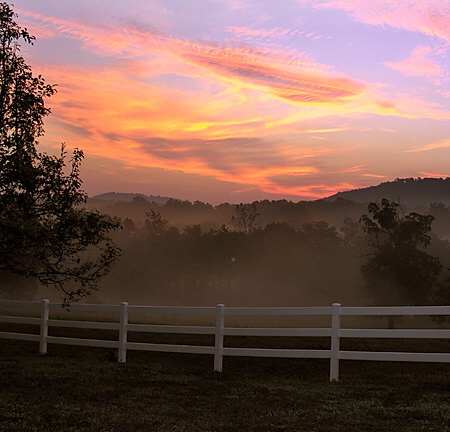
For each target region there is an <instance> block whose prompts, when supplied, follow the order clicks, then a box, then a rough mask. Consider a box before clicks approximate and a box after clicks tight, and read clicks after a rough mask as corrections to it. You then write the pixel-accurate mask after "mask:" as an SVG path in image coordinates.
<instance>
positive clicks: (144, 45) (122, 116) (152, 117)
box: [19, 0, 448, 198]
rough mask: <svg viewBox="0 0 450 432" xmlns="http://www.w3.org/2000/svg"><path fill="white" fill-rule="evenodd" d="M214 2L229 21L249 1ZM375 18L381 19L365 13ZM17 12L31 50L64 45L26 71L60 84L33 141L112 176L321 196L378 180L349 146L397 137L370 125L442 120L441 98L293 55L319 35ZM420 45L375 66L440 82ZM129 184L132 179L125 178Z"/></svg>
mask: <svg viewBox="0 0 450 432" xmlns="http://www.w3.org/2000/svg"><path fill="white" fill-rule="evenodd" d="M299 1H300V0H299ZM305 1H306V0H305ZM308 2H309V3H310V4H313V5H314V6H315V7H317V8H325V7H329V8H341V9H344V10H347V11H348V12H349V13H351V14H353V15H354V16H355V17H357V18H358V19H359V20H360V21H363V22H366V21H367V22H370V24H376V25H379V24H380V25H381V24H388V25H390V26H394V27H397V28H403V29H405V28H406V27H408V30H411V31H412V30H413V29H416V30H414V31H421V32H422V33H425V34H428V33H427V32H429V31H431V30H429V28H431V27H430V26H431V24H429V27H426V28H427V29H428V30H426V29H425V30H423V29H422V30H420V28H421V27H420V26H419V24H420V23H422V24H423V22H425V21H424V20H423V19H422V18H420V19H419V18H417V17H416V18H417V19H416V21H415V24H414V22H413V23H412V24H411V23H406V24H405V23H403V24H402V22H401V21H400V20H397V15H398V14H400V13H401V11H402V8H401V7H400V6H401V5H402V4H403V2H399V1H397V2H394V3H395V4H396V5H397V9H396V12H395V13H394V11H393V10H391V9H389V7H388V3H387V1H384V0H382V1H380V2H356V1H352V0H349V1H338V0H329V1H325V0H323V1H321V0H316V1H314V0H308ZM87 3H88V2H86V4H87ZM226 3H227V5H226V8H225V7H224V8H225V9H226V10H227V11H233V12H236V11H238V10H240V11H243V10H247V8H249V4H250V3H249V2H240V1H238V0H236V1H234V2H233V4H232V5H231V3H229V2H226ZM430 3H431V4H433V5H435V4H436V1H435V0H430ZM221 4H222V3H221ZM223 4H225V2H224V3H223ZM269 4H270V7H273V3H269ZM229 6H233V7H229ZM167 7H169V6H167ZM224 8H222V9H221V10H224ZM380 8H381V9H380ZM413 9H414V8H413ZM381 10H383V11H384V12H383V13H382V14H381V16H378V15H377V16H376V17H372V16H371V13H373V14H375V15H376V14H377V13H378V12H380V11H381ZM314 12H316V11H314ZM369 12H370V13H369ZM422 12H423V11H422ZM19 13H20V15H21V17H22V18H24V20H25V22H24V25H25V26H26V27H28V28H29V29H30V31H31V32H32V33H34V34H36V35H37V36H38V38H42V40H43V43H45V41H50V42H49V43H51V45H52V46H57V45H58V46H59V44H61V45H60V46H64V43H66V42H69V46H70V47H71V50H72V51H71V55H65V56H64V57H62V58H61V60H60V61H59V63H58V62H57V61H56V60H55V62H54V63H52V61H53V59H54V57H51V56H49V58H50V59H51V61H50V62H49V63H48V64H44V63H42V62H41V59H40V58H39V56H36V57H34V58H33V61H34V64H33V70H35V67H34V66H35V65H36V66H37V68H36V69H37V70H39V73H42V75H43V76H45V77H46V79H47V81H48V82H55V83H58V85H59V87H58V89H59V91H58V94H57V95H55V96H54V97H53V98H52V99H51V100H50V104H51V107H52V109H53V115H52V116H51V117H50V118H49V119H48V121H47V123H46V127H47V131H48V134H47V135H46V139H48V140H50V142H51V143H53V144H54V145H55V146H56V145H57V143H58V141H59V139H58V135H59V136H61V137H62V140H65V141H67V142H69V143H70V142H71V143H73V144H74V145H77V146H79V147H81V148H83V149H84V150H85V152H86V154H89V155H90V156H93V157H97V158H99V159H101V158H107V159H109V160H110V161H114V163H116V164H117V163H119V162H120V164H121V170H122V172H123V171H128V172H132V171H136V172H139V173H142V172H144V170H145V169H147V168H148V167H151V168H153V169H158V170H161V171H164V172H173V173H180V172H182V173H184V174H185V175H195V176H202V177H203V178H208V179H214V181H215V182H226V183H229V184H236V185H239V189H238V190H240V191H242V193H248V191H249V190H258V191H263V192H264V193H267V194H274V195H277V196H281V195H287V196H301V197H309V198H320V197H323V196H325V195H327V194H333V193H335V192H337V191H339V190H343V189H351V188H354V187H358V186H361V182H363V183H364V181H365V178H367V182H369V180H370V179H371V178H375V179H377V178H384V177H385V176H386V172H385V171H383V169H377V167H375V166H374V165H372V164H371V163H368V162H367V157H368V156H367V155H366V152H365V149H364V147H363V144H362V143H365V142H367V141H370V142H371V143H374V142H376V141H377V137H378V138H380V139H382V140H386V137H387V134H386V133H383V130H384V131H390V132H391V131H397V129H396V125H395V124H394V122H391V121H389V123H386V124H388V125H389V126H390V127H389V128H386V127H385V128H384V129H382V127H381V126H380V123H376V119H377V118H383V119H401V120H402V121H403V120H408V119H414V120H419V119H422V118H423V119H433V120H435V121H439V122H442V121H446V120H447V119H448V112H447V110H446V109H445V107H444V106H442V105H441V100H442V99H436V100H437V101H436V100H432V99H431V100H429V99H428V100H427V97H425V96H424V97H422V95H420V94H419V95H412V94H410V93H408V92H407V91H405V90H404V89H397V88H395V87H394V86H391V85H389V84H388V83H383V82H382V80H383V79H382V78H380V82H378V83H374V82H363V81H362V80H360V79H355V78H354V77H353V76H352V74H351V71H350V70H351V68H345V70H346V72H345V73H344V72H341V71H340V70H339V68H338V67H333V66H332V65H330V64H326V60H325V59H326V58H327V55H321V56H320V55H313V54H312V53H308V52H305V49H306V48H305V46H307V45H311V46H312V45H316V43H315V42H312V40H314V39H317V38H323V39H325V37H323V36H322V32H323V28H320V29H319V28H318V29H317V30H315V29H314V28H311V29H308V30H300V29H297V28H295V26H293V25H288V26H286V27H277V26H276V25H278V24H275V25H273V26H271V25H268V26H267V28H265V27H264V22H263V21H264V20H261V21H260V22H258V23H255V24H254V27H253V26H249V25H248V22H247V23H246V25H245V24H244V23H243V24H242V25H237V22H239V21H235V22H234V23H233V24H235V25H231V24H228V22H227V25H223V27H222V28H221V29H218V31H217V33H215V32H211V34H213V35H224V34H225V35H226V37H227V38H226V39H220V38H219V37H218V38H217V39H214V38H213V36H211V35H208V37H206V36H205V37H202V36H201V35H200V36H199V35H198V34H195V35H192V34H191V35H189V33H182V31H181V30H180V31H178V28H175V27H173V28H171V27H170V25H169V24H168V23H163V24H161V23H159V22H158V21H153V20H149V21H148V22H145V23H143V22H139V18H138V17H136V19H135V20H132V19H128V18H129V17H123V19H116V20H114V21H111V22H107V21H103V20H102V19H98V21H94V20H93V18H90V20H91V21H88V20H77V19H75V18H72V19H68V18H63V17H61V16H56V15H50V14H49V15H48V16H47V15H46V14H45V13H39V14H38V13H35V12H34V13H32V12H29V11H26V10H21V11H19ZM170 13H171V14H172V15H176V13H175V11H173V10H172V11H171V12H170ZM236 13H237V12H236ZM380 13H381V12H380ZM415 13H416V15H417V16H418V13H419V12H418V11H417V10H416V11H415ZM168 15H169V13H168ZM168 15H167V16H168ZM416 15H415V16H416ZM422 15H423V13H422ZM178 19H179V18H178ZM437 21H439V19H437ZM439 22H440V21H439ZM290 24H292V23H290ZM422 24H421V25H422ZM433 25H435V24H433ZM436 25H437V24H436ZM405 26H406V27H405ZM419 27H420V28H419ZM186 28H187V26H186V27H185V28H184V30H186ZM423 28H425V27H423ZM417 29H419V30H417ZM230 35H231V37H230V38H228V37H229V36H230ZM439 37H441V36H439ZM298 40H300V41H301V44H299V45H297V48H294V45H292V44H291V43H293V42H292V41H297V42H298ZM286 41H288V44H285V42H286ZM333 41H334V39H333V40H322V41H320V42H318V43H317V45H320V44H323V43H327V44H328V43H331V42H333ZM430 50H431V48H430V49H428V48H427V47H418V48H417V49H415V50H414V51H413V52H412V53H411V55H410V57H409V58H407V59H406V60H403V61H399V62H393V61H391V62H386V63H385V64H386V65H387V66H389V67H390V68H393V69H395V70H398V71H399V72H401V73H404V74H406V75H408V74H410V75H414V74H417V75H425V76H427V77H428V78H430V79H433V80H436V79H442V77H443V76H444V75H443V71H442V66H439V64H438V63H437V62H435V61H434V60H436V56H438V55H440V54H439V52H437V51H436V48H432V51H430ZM72 54H73V55H72ZM391 58H392V57H391ZM400 58H401V57H400ZM318 59H321V60H320V61H319V60H318ZM380 64H383V61H381V62H380ZM342 69H344V67H343V68H342ZM390 75H394V74H392V73H390ZM355 76H357V75H356V74H355ZM372 121H373V123H371V122H372ZM394 128H395V129H394ZM397 134H398V135H399V134H400V132H398V131H397ZM324 135H325V136H324ZM402 139H403V138H402ZM420 142H421V141H420V140H417V141H415V143H417V145H418V147H417V148H416V149H413V150H410V151H409V152H410V153H414V152H419V151H431V150H433V149H438V148H445V147H448V140H447V141H445V140H444V141H442V142H440V141H439V142H437V143H434V144H426V145H423V146H421V147H419V145H420ZM386 148H387V146H386ZM375 153H376V152H375V151H373V152H372V153H371V155H372V154H375ZM397 153H399V152H398V151H397ZM403 157H404V155H403ZM114 163H112V162H111V163H110V164H109V165H108V163H105V166H110V165H114ZM114 166H115V165H114ZM427 169H428V168H427ZM104 172H109V173H110V174H111V175H112V174H113V172H114V171H113V170H109V169H108V170H107V169H106V167H105V168H104ZM415 172H417V170H416V171H415ZM373 173H375V174H373ZM177 175H178V174H177ZM177 178H178V177H177ZM361 179H362V180H361ZM136 181H142V180H139V179H137V175H136ZM358 182H359V184H358ZM199 183H200V182H199Z"/></svg>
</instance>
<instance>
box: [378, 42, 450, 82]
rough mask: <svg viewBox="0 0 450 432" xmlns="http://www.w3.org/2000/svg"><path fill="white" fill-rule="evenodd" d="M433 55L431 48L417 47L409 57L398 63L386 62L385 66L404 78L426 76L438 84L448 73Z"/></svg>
mask: <svg viewBox="0 0 450 432" xmlns="http://www.w3.org/2000/svg"><path fill="white" fill-rule="evenodd" d="M433 54H434V52H433V49H432V48H431V47H426V46H418V47H416V48H415V49H414V50H413V51H412V52H411V54H410V56H409V57H408V58H407V59H405V60H402V61H399V62H386V63H385V65H386V66H387V67H390V68H391V69H394V70H396V71H398V72H400V73H402V74H403V75H406V76H426V77H427V78H428V79H429V80H430V81H432V82H434V83H435V84H440V83H441V81H442V79H445V77H446V75H447V78H448V73H446V71H445V70H444V69H443V68H442V67H441V66H440V65H439V64H438V63H437V62H435V61H434V60H433V59H432V58H431V56H432V55H433Z"/></svg>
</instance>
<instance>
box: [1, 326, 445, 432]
mask: <svg viewBox="0 0 450 432" xmlns="http://www.w3.org/2000/svg"><path fill="white" fill-rule="evenodd" d="M66 334H67V333H66ZM83 336H85V335H83ZM165 337H166V338H167V342H173V341H172V340H171V339H170V338H171V337H172V336H164V335H158V338H159V339H164V338H165ZM188 338H189V337H188ZM190 338H191V341H190V342H192V343H209V342H210V341H209V340H206V339H202V338H201V337H195V336H190ZM178 340H179V339H178ZM181 342H182V343H187V342H189V340H188V339H185V340H182V341H181ZM285 342H286V344H287V342H291V343H290V345H291V347H292V340H291V341H284V340H283V341H280V340H275V339H269V338H268V339H267V340H264V341H262V342H261V339H259V340H258V341H256V339H254V338H245V339H244V338H234V339H233V340H231V341H229V344H228V346H229V345H231V344H232V345H247V346H255V345H256V344H257V343H258V344H259V345H260V346H261V345H265V346H269V345H270V346H273V347H283V346H285ZM374 343H375V344H376V345H377V346H376V348H377V349H383V348H386V350H388V349H392V346H391V345H392V344H391V342H389V344H388V342H383V341H374ZM346 344H347V346H345V348H352V349H358V348H359V349H367V346H365V345H363V344H362V343H361V341H356V340H355V341H352V340H350V341H346ZM296 345H297V346H298V347H300V346H302V347H305V348H311V347H316V348H321V347H323V348H325V347H326V345H327V342H326V340H318V341H313V340H306V339H303V340H302V341H301V342H297V343H296ZM417 345H418V342H417V341H405V342H403V343H402V344H401V346H402V348H403V349H408V348H409V349H410V350H414V349H417ZM448 346H449V343H448V342H445V341H436V342H430V343H429V345H428V347H429V348H430V349H431V350H436V351H438V350H439V351H444V350H445V349H446V348H447V350H448ZM420 348H421V349H420V350H422V349H425V348H424V343H423V342H420ZM114 356H115V352H114V351H111V350H105V349H99V348H80V347H71V346H58V345H49V354H48V355H47V356H45V357H42V356H40V355H39V354H38V353H37V344H35V343H29V342H20V341H9V340H0V382H1V386H0V431H5V432H6V431H8V432H16V431H17V432H19V431H20V432H24V431H52V432H53V431H64V432H70V431H86V432H87V431H96V432H100V431H101V432H106V431H108V432H109V431H117V432H119V431H120V432H126V431H155V432H163V431H164V432H165V431H204V432H207V431H211V432H212V431H214V432H216V431H217V432H225V431H227V432H228V431H229V432H231V431H233V432H234V431H253V432H256V431H261V432H263V431H292V432H294V431H311V432H316V431H346V432H351V431H355V432H356V431H358V432H370V431H374V432H375V431H376V432H382V431H398V432H400V431H401V432H405V431H407V432H410V431H411V432H413V431H436V432H437V431H439V432H444V431H450V365H448V364H413V363H379V362H350V361H342V362H341V374H340V377H341V381H340V382H337V383H336V382H335V383H330V382H329V381H328V361H327V360H302V359H300V360H298V359H261V358H259V359H252V358H229V357H226V358H225V359H224V372H223V373H222V374H217V373H214V372H212V367H213V359H212V356H197V355H184V354H163V353H149V352H132V351H130V352H129V353H128V362H127V363H126V364H118V363H116V362H115V361H114Z"/></svg>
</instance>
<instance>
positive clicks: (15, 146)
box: [0, 3, 119, 303]
mask: <svg viewBox="0 0 450 432" xmlns="http://www.w3.org/2000/svg"><path fill="white" fill-rule="evenodd" d="M15 16H16V15H15V14H14V12H13V11H12V9H11V8H10V6H9V5H8V4H7V3H0V24H1V30H0V140H1V141H0V271H1V272H3V273H5V272H6V273H15V274H18V275H21V276H25V277H27V278H35V279H37V280H38V281H39V282H40V283H42V284H44V285H52V286H56V287H57V288H59V289H60V290H61V291H62V293H63V294H64V302H65V303H68V302H70V301H75V300H77V299H79V298H80V297H82V296H84V295H86V294H88V293H89V291H90V290H92V289H95V288H96V287H97V282H98V279H99V278H101V277H102V276H104V275H106V274H107V273H108V271H109V269H110V268H111V266H112V264H113V263H114V262H115V261H116V260H117V259H118V256H119V248H118V247H117V246H115V245H114V243H112V242H111V241H110V239H109V237H108V236H107V233H108V231H109V230H111V229H114V228H117V227H118V226H119V224H118V223H117V222H116V221H114V220H113V219H112V218H110V217H109V216H105V215H102V214H100V213H98V212H94V211H87V210H85V209H84V208H83V207H82V205H83V204H84V203H85V202H86V200H87V195H86V194H85V192H83V191H82V190H81V189H80V187H81V183H82V182H81V179H80V164H81V161H82V159H83V152H82V151H81V150H78V149H76V150H75V151H74V152H73V156H72V158H71V159H70V161H69V164H68V165H69V166H68V167H67V163H66V159H67V155H66V151H65V147H64V145H62V148H61V154H60V155H59V156H51V155H48V154H46V153H39V152H38V151H37V149H36V146H37V144H38V141H37V138H38V137H39V136H42V135H43V133H44V129H43V119H44V117H45V116H47V115H48V114H49V113H50V109H49V108H47V107H46V106H45V103H44V100H45V98H46V97H49V96H51V95H52V94H54V92H55V88H54V86H51V85H48V84H46V83H45V80H44V78H42V77H41V76H37V77H34V76H33V74H32V71H31V68H30V66H29V65H27V64H26V63H25V60H24V59H23V57H21V56H20V45H19V43H18V42H19V40H20V39H22V40H23V41H25V42H26V43H29V44H32V43H33V40H34V37H33V36H31V35H30V34H29V33H28V31H27V30H26V29H22V28H20V27H19V26H18V25H17V24H16V22H15V21H14V19H15ZM66 171H68V172H66ZM4 294H6V295H8V293H4Z"/></svg>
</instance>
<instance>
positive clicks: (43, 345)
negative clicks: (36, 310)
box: [39, 299, 49, 354]
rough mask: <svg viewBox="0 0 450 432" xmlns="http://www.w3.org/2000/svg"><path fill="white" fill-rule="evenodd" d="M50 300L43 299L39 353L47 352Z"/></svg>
mask: <svg viewBox="0 0 450 432" xmlns="http://www.w3.org/2000/svg"><path fill="white" fill-rule="evenodd" d="M48 304H49V301H48V300H47V299H45V300H42V303H41V328H40V331H39V336H40V339H39V353H40V354H47V336H48V310H49V307H48Z"/></svg>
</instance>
